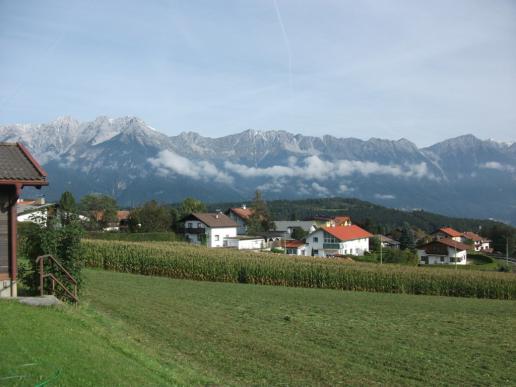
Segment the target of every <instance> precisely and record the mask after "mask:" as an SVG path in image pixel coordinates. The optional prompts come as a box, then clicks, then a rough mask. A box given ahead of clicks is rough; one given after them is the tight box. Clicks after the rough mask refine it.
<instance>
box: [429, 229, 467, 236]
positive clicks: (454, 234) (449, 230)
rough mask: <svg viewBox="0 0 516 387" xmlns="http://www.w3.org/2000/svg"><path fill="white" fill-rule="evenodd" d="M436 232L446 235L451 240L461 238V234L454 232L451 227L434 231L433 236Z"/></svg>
mask: <svg viewBox="0 0 516 387" xmlns="http://www.w3.org/2000/svg"><path fill="white" fill-rule="evenodd" d="M438 232H442V233H443V234H446V235H448V236H450V237H452V238H456V237H460V236H462V234H461V233H460V232H458V231H457V230H454V229H453V228H451V227H441V228H440V229H439V230H437V231H434V232H433V234H437V233H438Z"/></svg>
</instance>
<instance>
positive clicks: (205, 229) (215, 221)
mask: <svg viewBox="0 0 516 387" xmlns="http://www.w3.org/2000/svg"><path fill="white" fill-rule="evenodd" d="M183 222H184V235H185V237H186V239H188V240H189V241H190V242H192V243H194V244H205V245H206V246H208V247H224V246H226V245H227V242H225V241H226V240H227V239H228V238H233V237H236V235H237V227H238V226H237V224H236V223H235V222H234V221H233V220H231V219H230V218H229V217H227V216H226V215H224V214H223V213H221V212H215V213H207V212H195V213H192V214H190V215H188V216H187V217H186V218H184V219H183Z"/></svg>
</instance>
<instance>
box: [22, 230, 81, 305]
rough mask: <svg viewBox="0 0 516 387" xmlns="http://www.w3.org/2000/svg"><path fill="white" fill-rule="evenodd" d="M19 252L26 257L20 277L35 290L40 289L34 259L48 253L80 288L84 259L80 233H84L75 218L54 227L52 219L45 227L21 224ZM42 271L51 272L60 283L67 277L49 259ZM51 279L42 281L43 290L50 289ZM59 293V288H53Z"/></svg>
mask: <svg viewBox="0 0 516 387" xmlns="http://www.w3.org/2000/svg"><path fill="white" fill-rule="evenodd" d="M19 231H20V232H19V241H20V243H19V246H18V253H19V255H20V258H22V259H23V258H25V259H27V260H28V262H29V264H28V267H23V266H22V276H21V278H20V281H22V283H23V284H24V285H25V286H26V287H27V288H28V289H29V290H30V292H31V293H33V294H36V293H37V292H38V289H39V281H40V279H39V264H38V263H37V262H36V259H37V257H38V256H40V255H45V254H50V255H52V256H54V258H56V259H57V260H58V261H59V263H61V265H63V267H64V268H65V269H66V270H67V271H68V272H69V273H70V274H71V275H72V276H73V277H74V278H75V279H76V280H77V287H78V289H80V286H81V283H82V277H81V270H82V268H83V266H84V261H83V257H82V251H81V246H82V245H81V237H82V234H83V229H82V226H81V225H80V224H79V223H78V222H70V223H69V224H67V225H65V226H62V227H57V226H56V224H55V223H51V224H49V225H48V226H47V227H43V226H39V225H36V224H34V223H31V225H23V226H22V227H20V230H19ZM45 265H46V266H45V271H46V272H51V273H52V274H54V275H55V276H56V277H57V279H59V280H60V281H61V282H62V283H63V284H67V283H68V280H67V278H66V276H65V275H64V274H63V273H62V272H61V270H59V269H57V268H53V267H52V265H53V264H52V263H51V262H50V261H49V260H46V261H45ZM50 290H51V289H50V283H48V281H47V283H45V291H46V292H49V291H50ZM56 293H57V295H58V296H60V295H62V292H61V291H60V290H58V288H56Z"/></svg>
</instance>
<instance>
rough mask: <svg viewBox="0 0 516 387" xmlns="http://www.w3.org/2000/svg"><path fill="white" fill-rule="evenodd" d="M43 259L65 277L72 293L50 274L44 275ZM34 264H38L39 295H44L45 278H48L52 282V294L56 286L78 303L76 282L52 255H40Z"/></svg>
mask: <svg viewBox="0 0 516 387" xmlns="http://www.w3.org/2000/svg"><path fill="white" fill-rule="evenodd" d="M45 259H49V260H50V261H51V262H52V264H55V266H57V267H58V268H59V269H60V270H61V271H62V272H63V274H64V275H65V278H66V279H67V280H68V282H70V283H71V284H72V287H73V292H72V291H71V290H70V289H68V288H67V287H66V286H65V285H64V284H63V283H62V282H61V281H60V280H59V279H58V278H56V276H55V275H54V274H52V273H46V274H45ZM36 263H39V288H40V294H41V295H42V296H43V295H44V294H45V278H50V280H51V281H52V294H54V293H55V290H56V284H57V285H59V286H60V287H61V289H63V290H64V292H65V293H66V294H67V295H68V296H69V297H70V298H71V299H72V300H74V301H75V302H79V298H77V281H76V280H75V278H73V277H72V275H71V274H70V273H68V270H66V269H65V268H64V267H63V265H61V264H60V263H59V261H58V260H56V259H55V258H54V257H53V256H52V255H49V254H47V255H40V256H39V257H38V258H36Z"/></svg>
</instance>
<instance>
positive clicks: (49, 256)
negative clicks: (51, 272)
mask: <svg viewBox="0 0 516 387" xmlns="http://www.w3.org/2000/svg"><path fill="white" fill-rule="evenodd" d="M45 258H50V259H52V262H54V263H55V264H56V265H57V266H59V268H60V269H61V270H62V271H63V272H64V273H65V274H66V276H67V277H68V279H69V280H70V281H71V282H73V283H74V284H75V285H77V281H76V280H75V278H73V277H72V275H71V274H70V273H68V270H66V269H65V268H64V266H63V265H61V264H60V263H59V261H58V260H57V259H55V258H54V257H53V256H52V255H50V254H45V255H40V256H39V257H37V258H36V263H38V261H39V260H40V259H45Z"/></svg>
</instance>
